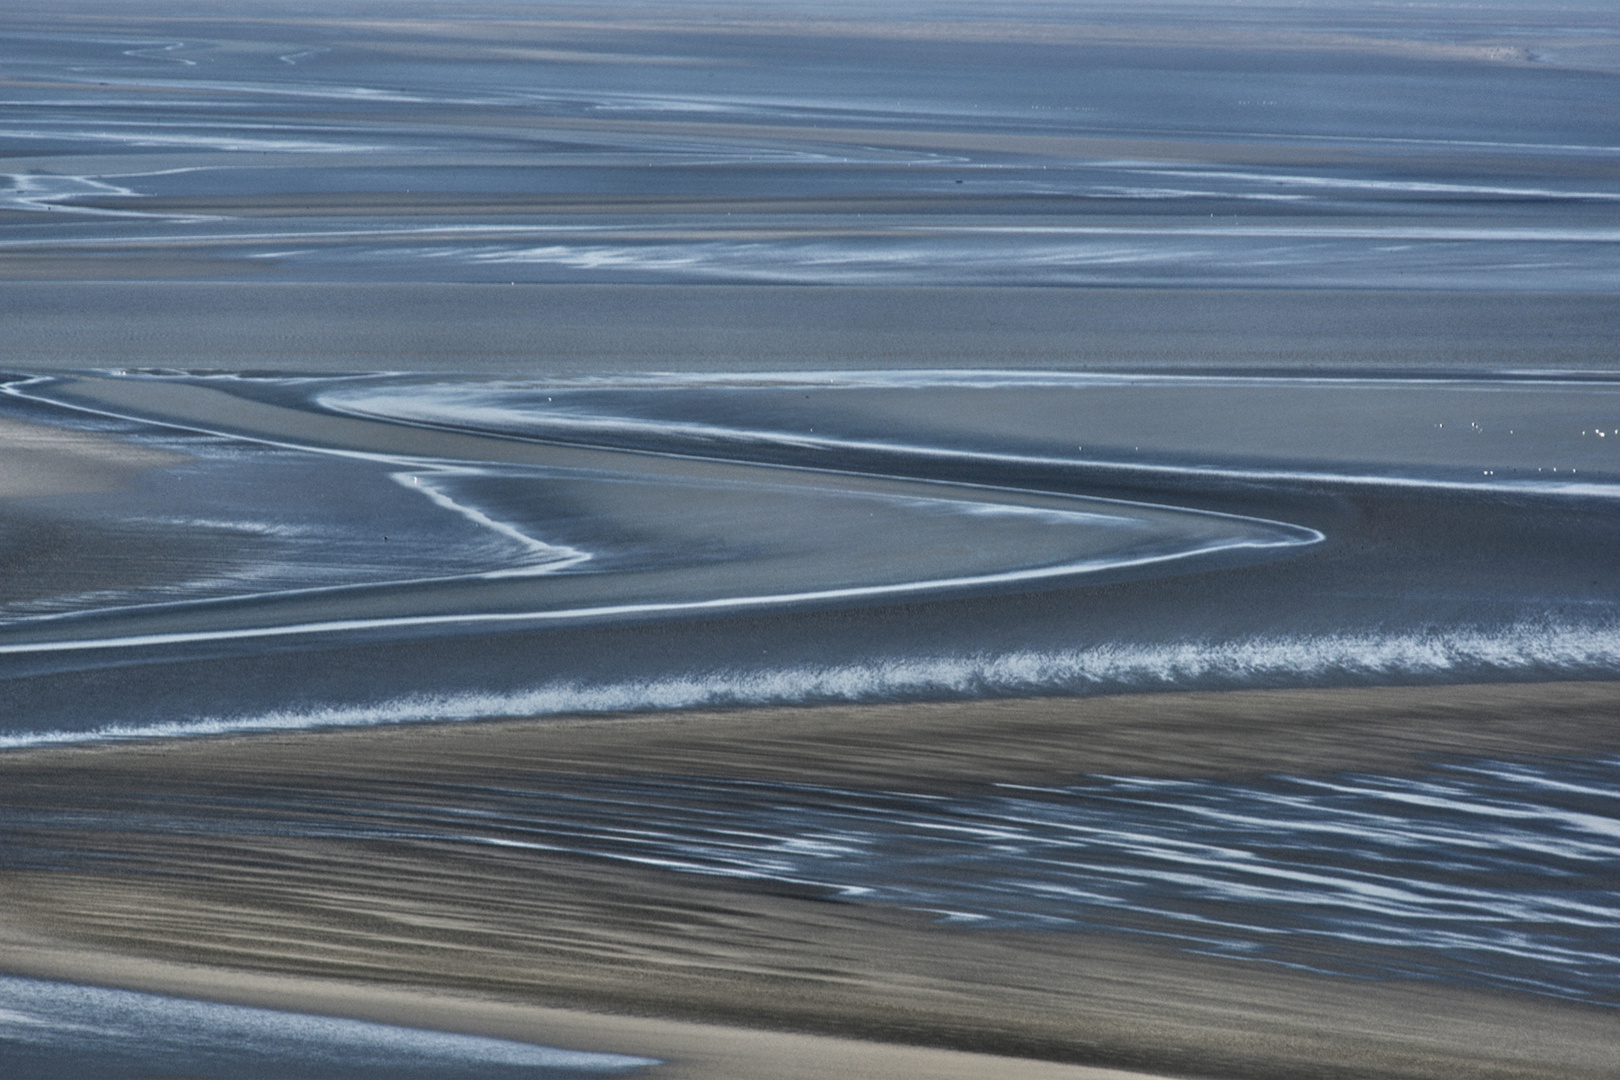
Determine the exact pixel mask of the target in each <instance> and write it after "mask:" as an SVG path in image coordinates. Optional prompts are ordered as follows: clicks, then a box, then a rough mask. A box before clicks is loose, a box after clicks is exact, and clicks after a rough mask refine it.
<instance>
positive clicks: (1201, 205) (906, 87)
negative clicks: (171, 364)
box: [0, 4, 1620, 292]
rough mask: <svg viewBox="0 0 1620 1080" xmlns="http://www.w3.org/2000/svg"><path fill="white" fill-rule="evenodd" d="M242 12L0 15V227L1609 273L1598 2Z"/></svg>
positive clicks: (702, 252)
mask: <svg viewBox="0 0 1620 1080" xmlns="http://www.w3.org/2000/svg"><path fill="white" fill-rule="evenodd" d="M92 10H93V9H92ZM266 14H267V17H265V18H262V19H259V20H255V21H252V22H245V21H243V20H241V19H239V18H238V19H234V20H223V21H222V20H220V19H219V18H218V17H217V16H216V17H214V18H210V17H209V13H208V12H207V11H206V8H204V9H202V10H195V11H187V12H176V13H174V15H173V16H172V17H170V18H167V19H163V20H159V21H155V22H152V23H150V24H147V23H143V22H142V20H140V19H139V18H132V17H131V16H130V15H129V14H128V13H123V14H122V15H121V17H117V18H102V19H97V18H95V17H94V16H93V15H92V16H91V17H89V18H88V19H85V20H84V21H82V22H80V23H78V24H76V26H75V27H73V28H64V27H62V26H61V25H60V24H59V22H53V21H51V20H50V19H49V18H38V19H33V20H31V19H29V18H28V17H27V15H26V13H25V12H20V13H19V14H18V16H16V17H14V18H13V19H12V20H10V21H9V22H8V24H7V25H6V26H4V27H0V34H3V37H4V42H5V46H6V51H7V56H8V64H9V66H10V70H11V71H12V72H13V73H14V77H15V81H14V82H13V83H12V84H11V85H9V86H8V87H7V89H6V91H5V93H4V95H0V97H3V101H4V106H5V110H6V113H5V115H6V119H5V122H4V123H3V124H0V150H3V151H4V153H5V155H6V160H7V161H8V162H9V164H8V166H7V171H8V172H9V176H8V177H4V179H5V180H6V181H7V182H6V183H5V184H4V186H0V215H3V216H4V217H6V218H9V219H11V220H10V221H8V223H7V224H8V226H9V231H8V233H7V235H6V236H5V238H4V239H3V240H0V253H3V254H4V256H5V257H6V258H8V259H11V260H20V261H22V262H23V263H25V264H30V265H37V266H39V267H40V268H41V270H40V271H39V272H40V273H42V274H44V275H45V276H53V271H52V270H51V269H50V267H51V265H52V264H53V260H62V259H69V260H74V261H75V262H76V263H77V264H79V265H85V264H94V265H97V266H98V267H100V268H102V269H103V271H104V272H107V276H111V277H125V276H136V277H150V276H156V277H180V278H195V277H197V276H201V277H205V278H217V277H220V276H225V277H232V278H235V277H240V276H243V275H247V276H249V277H261V276H268V277H269V278H270V279H272V280H280V281H287V280H302V281H332V280H337V281H401V280H418V281H485V282H502V283H507V282H518V281H527V282H547V281H551V282H555V281H573V282H579V281H597V282H637V281H639V282H673V281H707V282H717V281H725V282H776V283H806V284H835V283H843V284H866V285H874V284H891V285H892V284H910V285H917V284H957V285H962V284H1039V285H1122V284H1127V285H1137V286H1140V285H1156V286H1163V285H1176V284H1182V285H1189V284H1195V285H1204V286H1208V285H1242V286H1255V285H1280V286H1286V287H1299V286H1318V287H1320V286H1336V287H1349V288H1360V287H1374V288H1389V287H1396V288H1406V289H1411V288H1428V289H1512V290H1516V291H1573V292H1580V291H1594V290H1597V291H1612V290H1613V288H1614V287H1615V285H1616V284H1617V277H1616V273H1617V272H1616V270H1615V265H1616V260H1615V258H1614V250H1615V245H1616V243H1617V242H1620V230H1617V229H1616V228H1615V227H1614V225H1613V214H1614V207H1615V205H1616V200H1620V187H1617V186H1616V181H1615V175H1614V169H1613V166H1614V162H1615V157H1616V155H1617V154H1620V142H1617V140H1616V137H1615V131H1614V125H1613V123H1612V117H1611V116H1610V114H1609V113H1608V112H1607V111H1606V102H1607V101H1608V99H1609V96H1610V91H1609V85H1608V84H1609V80H1610V79H1611V78H1612V71H1613V70H1614V67H1615V65H1616V57H1615V55H1614V50H1613V43H1612V25H1611V24H1610V21H1609V20H1607V18H1606V13H1605V11H1604V9H1603V8H1602V6H1601V5H1585V4H1564V5H1560V6H1557V7H1554V8H1548V7H1547V6H1546V5H1525V6H1521V7H1518V8H1515V7H1512V6H1508V7H1507V8H1505V9H1503V8H1500V7H1491V6H1487V7H1484V8H1476V9H1469V10H1466V11H1465V10H1463V9H1458V8H1447V9H1445V10H1444V12H1443V13H1441V12H1431V11H1429V10H1426V9H1410V10H1405V9H1403V10H1395V9H1390V8H1368V7H1366V6H1365V5H1360V4H1316V5H1294V6H1291V7H1290V8H1288V9H1279V8H1277V7H1275V6H1271V5H1261V6H1256V7H1246V6H1243V5H1228V6H1225V7H1223V9H1220V10H1213V9H1210V8H1208V6H1207V5H1200V4H1189V5H1180V6H1178V5H1168V6H1163V5H1160V6H1155V7H1154V8H1152V9H1148V10H1137V9H1136V8H1135V7H1134V6H1118V7H1115V6H1110V5H1107V4H1093V5H1081V6H1078V7H1076V6H1069V5H1064V6H1059V7H1052V6H1049V5H1043V4H1018V5H1001V6H999V7H998V9H997V12H996V14H995V18H994V20H993V21H989V20H987V16H986V13H985V12H983V11H982V10H979V9H978V8H976V7H970V6H965V5H954V6H953V5H943V6H941V5H928V6H926V7H922V6H916V5H885V6H884V7H883V8H882V9H880V10H876V11H874V10H873V9H871V8H870V7H869V6H868V7H865V8H850V7H848V6H845V5H838V4H822V5H815V6H812V7H809V8H806V9H803V10H799V9H796V10H795V12H794V15H793V16H792V17H789V16H787V15H786V14H785V13H784V12H781V11H778V10H776V9H773V8H771V7H770V6H768V5H764V6H761V5H740V6H736V5H733V6H731V7H723V8H718V9H717V8H714V7H712V6H705V7H703V8H701V9H699V8H694V7H692V6H690V5H679V4H677V5H657V6H655V7H654V8H652V9H649V10H647V11H641V10H639V9H638V10H637V11H636V12H633V13H625V14H622V15H621V16H620V17H618V18H617V19H616V20H613V21H611V22H608V21H604V20H602V19H599V18H593V19H587V20H583V21H582V20H581V19H580V18H579V16H578V13H577V12H574V11H572V10H570V9H568V8H566V7H560V6H544V5H542V6H539V7H525V8H524V9H522V10H521V11H519V12H513V11H510V10H507V9H505V8H502V7H499V6H496V5H492V6H487V7H486V6H480V5H473V6H468V5H458V6H457V7H456V9H455V10H453V11H442V12H433V13H431V14H429V13H422V12H418V13H417V19H418V21H415V22H412V21H395V22H392V23H390V22H385V21H379V20H378V19H376V18H375V17H374V15H375V13H374V12H373V11H372V10H371V9H370V8H369V7H368V6H367V5H365V4H357V5H338V6H337V7H336V8H334V9H332V10H331V11H329V12H326V13H324V14H325V16H326V17H325V18H323V19H320V20H310V19H308V17H307V15H306V14H305V13H303V12H302V11H299V10H298V9H296V8H291V7H285V8H284V7H279V6H277V5H270V6H269V7H268V8H267V9H266ZM486 26H488V27H499V29H498V30H490V29H486ZM492 35H493V38H492ZM24 273H25V274H27V271H24Z"/></svg>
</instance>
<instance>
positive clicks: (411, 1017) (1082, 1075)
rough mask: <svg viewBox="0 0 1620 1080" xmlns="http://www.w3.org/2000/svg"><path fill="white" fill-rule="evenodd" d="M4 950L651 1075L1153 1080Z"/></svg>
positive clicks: (134, 979)
mask: <svg viewBox="0 0 1620 1080" xmlns="http://www.w3.org/2000/svg"><path fill="white" fill-rule="evenodd" d="M0 955H3V956H4V960H5V962H6V963H7V966H8V968H9V970H10V971H11V972H12V973H14V974H33V975H39V976H42V977H46V978H55V979H63V980H67V981H71V982H80V983H87V984H90V985H94V986H113V987H120V988H126V989H136V990H144V991H147V992H150V993H163V994H172V995H175V996H178V997H192V998H201V999H204V1000H209V1001H221V1002H227V1003H230V1004H236V1005H253V1006H258V1007H261V1008H270V1009H286V1010H291V1011H298V1012H313V1013H316V1014H319V1015H329V1016H343V1017H349V1018H352V1019H357V1020H370V1021H374V1022H377V1023H385V1024H402V1025H405V1026H407V1027H419V1028H428V1029H431V1030H435V1031H454V1032H458V1033H462V1034H468V1035H487V1036H491V1037H494V1038H501V1039H516V1040H519V1041H523V1042H531V1043H539V1044H541V1045H544V1046H556V1047H561V1048H564V1049H570V1050H586V1051H595V1052H598V1053H620V1054H631V1055H634V1056H637V1057H651V1058H655V1059H657V1060H659V1061H662V1062H664V1063H665V1064H663V1065H660V1066H656V1067H653V1068H651V1069H646V1070H639V1071H637V1072H635V1073H633V1074H631V1075H634V1076H638V1077H639V1076H644V1077H647V1078H648V1080H762V1078H766V1077H769V1078H773V1080H828V1078H838V1080H987V1078H991V1077H995V1078H1003V1077H1004V1078H1006V1080H1154V1078H1153V1077H1150V1076H1148V1075H1147V1074H1143V1073H1136V1072H1123V1071H1120V1070H1117V1069H1096V1068H1089V1067H1087V1066H1084V1065H1063V1064H1059V1063H1056V1062H1049V1061H1032V1060H1029V1059H1027V1058H1007V1057H995V1056H992V1055H989V1054H971V1053H963V1052H961V1051H955V1050H938V1049H933V1048H930V1047H921V1046H901V1045H897V1044H893V1043H875V1042H863V1041H860V1040H856V1039H840V1038H834V1037H831V1036H826V1035H802V1034H794V1033H790V1032H777V1031H761V1030H757V1029H752V1028H738V1027H722V1026H720V1025H717V1024H694V1023H688V1022H683V1021H679V1020H661V1019H657V1018H653V1017H640V1016H623V1015H610V1014H607V1013H587V1012H580V1011H578V1010H571V1009H548V1008H545V1007H542V1006H536V1005H524V1004H515V1003H513V1002H510V1001H497V1000H492V999H489V998H479V997H475V996H472V995H467V994H447V993H432V992H426V991H420V990H402V989H398V988H395V987H391V986H380V985H377V984H376V983H360V982H344V981H339V980H331V979H308V978H289V977H286V976H279V975H264V974H259V973H255V972H246V971H232V970H225V969H219V968H205V967H198V966H195V965H186V964H173V963H165V962H163V961H158V960H150V959H132V958H129V957H122V956H113V955H109V954H106V953H94V952H74V951H70V950H65V949H60V948H50V947H44V948H39V947H29V946H24V945H20V944H18V943H16V942H8V943H7V947H6V949H5V952H4V954H0Z"/></svg>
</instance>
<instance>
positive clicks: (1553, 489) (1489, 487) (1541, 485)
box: [317, 394, 1620, 509]
mask: <svg viewBox="0 0 1620 1080" xmlns="http://www.w3.org/2000/svg"><path fill="white" fill-rule="evenodd" d="M317 400H318V401H319V402H320V404H322V405H323V406H325V407H326V408H329V409H331V410H332V411H333V412H339V413H345V414H347V415H351V416H357V417H364V418H366V419H381V420H390V421H393V422H395V423H414V424H421V425H422V426H425V427H438V428H448V429H452V430H457V431H467V432H479V433H483V434H489V433H491V429H489V428H487V427H484V426H481V425H480V424H478V423H475V422H474V420H473V419H461V420H460V422H457V419H450V418H455V417H457V414H456V413H455V412H454V411H451V410H443V411H442V413H441V414H442V415H443V416H445V417H447V419H431V418H428V417H426V416H424V417H420V418H417V417H411V416H409V415H408V414H401V413H400V412H388V411H385V410H382V409H378V410H375V411H373V410H367V409H366V408H364V407H363V406H360V405H356V404H354V403H352V402H346V401H342V400H341V399H339V398H337V397H335V396H332V395H325V394H323V395H319V396H318V397H317ZM473 412H474V414H475V417H476V416H477V415H482V416H488V417H492V418H500V417H502V416H503V415H505V416H509V417H511V418H513V419H515V420H518V421H520V422H521V427H519V428H518V429H517V430H511V429H505V430H502V429H498V428H497V429H494V433H496V434H500V435H503V436H506V437H516V438H519V439H524V438H527V439H531V440H545V439H548V438H549V439H555V440H557V441H559V442H567V441H568V434H569V433H570V429H572V432H573V433H575V438H576V441H583V440H580V439H579V435H582V434H590V433H595V432H600V433H603V434H608V433H652V434H656V435H663V436H668V435H678V436H686V437H689V438H696V439H706V440H711V441H712V440H727V441H731V442H735V443H757V444H760V445H765V446H786V447H792V448H794V449H800V450H804V449H812V450H826V451H849V450H856V451H867V452H878V453H885V454H906V455H912V456H916V457H926V458H934V459H936V460H951V461H975V462H981V461H982V462H994V463H996V464H1007V465H1019V466H1031V465H1033V466H1043V467H1058V468H1065V469H1074V468H1087V469H1107V470H1110V471H1117V472H1129V473H1135V474H1138V475H1151V476H1197V477H1203V478H1209V479H1217V480H1227V481H1241V482H1255V481H1266V482H1284V483H1293V484H1299V483H1311V484H1352V485H1356V486H1371V487H1394V488H1405V489H1419V490H1442V491H1474V492H1488V493H1492V494H1502V493H1508V492H1513V493H1522V494H1528V495H1543V496H1558V497H1563V498H1599V499H1616V498H1620V483H1610V482H1591V481H1551V480H1529V479H1525V480H1519V479H1502V480H1450V479H1435V478H1423V477H1410V476H1398V475H1397V476H1389V475H1380V474H1376V473H1339V472H1325V471H1311V470H1297V469H1256V468H1246V469H1244V468H1223V467H1217V466H1213V465H1156V464H1148V463H1143V462H1133V461H1119V460H1117V459H1108V458H1085V457H1066V456H1065V457H1059V456H1056V455H1045V454H1013V453H1006V452H998V451H990V450H956V449H947V448H943V447H935V446H922V445H918V444H914V443H900V442H889V441H885V440H877V439H837V438H829V437H827V436H820V435H808V434H805V435H798V434H795V435H785V434H783V433H781V432H774V431H768V430H764V429H759V428H727V427H720V426H718V425H713V424H697V423H681V422H672V421H656V420H643V419H632V418H625V417H618V416H610V415H604V414H586V413H574V414H573V415H571V416H569V415H561V414H556V413H552V414H545V415H543V416H541V415H539V414H530V413H519V412H517V411H515V410H502V409H498V408H490V409H475V410H473ZM496 422H499V420H498V419H497V421H496ZM547 429H553V430H549V431H548V430H547ZM647 452H649V453H658V452H656V451H647ZM663 456H669V457H691V458H695V457H710V458H712V459H713V460H719V461H725V460H731V459H728V458H725V457H721V456H717V455H699V454H692V453H674V452H669V453H665V454H664V455H663ZM1177 509H1180V508H1177Z"/></svg>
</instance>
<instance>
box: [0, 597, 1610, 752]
mask: <svg viewBox="0 0 1620 1080" xmlns="http://www.w3.org/2000/svg"><path fill="white" fill-rule="evenodd" d="M1617 665H1620V623H1613V624H1609V625H1604V626H1576V625H1567V624H1558V623H1551V622H1544V621H1538V622H1528V621H1526V622H1520V623H1514V624H1509V625H1506V626H1503V627H1497V628H1481V627H1464V628H1457V629H1453V630H1447V631H1435V632H1428V633H1406V634H1381V633H1363V634H1326V635H1309V636H1289V637H1255V638H1244V639H1238V640H1235V641H1225V642H1209V641H1178V642H1166V643H1162V644H1129V643H1126V644H1110V645H1098V646H1093V647H1090V648H1084V649H1067V650H1052V651H1035V650H1025V651H1017V652H1007V653H970V654H959V655H948V656H922V657H909V658H898V659H889V660H881V661H876V662H871V663H863V664H848V665H838V666H817V667H812V666H798V667H784V668H775V669H763V670H754V671H742V670H737V669H719V670H715V671H708V672H686V673H679V674H673V675H668V676H664V677H658V678H648V679H626V680H621V681H617V682H607V683H599V684H585V683H579V682H568V681H557V682H552V683H547V684H544V685H541V686H537V687H533V688H529V689H523V690H514V691H482V690H469V691H458V692H448V693H439V694H410V695H403V696H400V697H395V698H390V699H386V700H383V701H377V702H371V703H365V704H345V705H327V706H315V707H311V708H307V709H296V710H295V709H282V710H272V711H268V712H263V713H255V714H242V715H230V716H198V717H191V718H187V719H181V720H172V721H164V722H160V723H150V724H113V725H107V726H104V727H100V728H95V729H92V730H88V731H37V732H17V731H13V732H11V733H7V734H0V750H7V749H22V748H26V747H35V746H49V745H58V744H63V743H84V742H103V741H109V740H118V739H141V738H174V737H185V736H205V735H229V734H247V733H252V732H268V731H303V730H311V729H316V728H330V727H370V726H380V725H387V724H407V723H423V722H449V721H466V720H482V719H493V718H499V717H544V716H560V715H570V714H572V715H578V714H582V713H615V712H651V711H659V710H671V709H694V708H713V707H726V706H732V707H735V706H768V705H815V704H839V703H861V702H879V701H895V700H948V699H958V700H960V699H963V698H974V697H982V698H991V697H1002V698H1006V697H1020V696H1024V697H1033V696H1042V695H1063V694H1069V695H1073V694H1087V693H1109V692H1123V691H1151V690H1177V689H1192V688H1198V689H1253V688H1257V687H1261V686H1271V685H1293V686H1298V685H1301V684H1311V683H1322V682H1324V681H1332V682H1335V683H1346V682H1349V683H1365V682H1385V683H1387V682H1389V681H1390V680H1396V679H1411V680H1425V679H1431V680H1432V679H1438V680H1452V679H1456V678H1458V677H1463V678H1468V679H1478V678H1487V677H1491V676H1495V677H1499V678H1500V677H1507V678H1514V677H1518V678H1525V677H1545V678H1569V677H1573V676H1580V675H1583V674H1593V673H1597V672H1608V673H1612V671H1613V670H1614V668H1615V667H1616V666H1617Z"/></svg>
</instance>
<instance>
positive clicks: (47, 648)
mask: <svg viewBox="0 0 1620 1080" xmlns="http://www.w3.org/2000/svg"><path fill="white" fill-rule="evenodd" d="M1278 528H1279V530H1281V529H1283V528H1287V529H1289V530H1291V534H1290V535H1288V536H1286V537H1279V538H1278V539H1274V540H1255V539H1243V540H1225V541H1214V542H1211V543H1207V544H1203V545H1201V546H1198V547H1192V548H1185V549H1183V550H1180V551H1173V552H1167V553H1160V554H1155V555H1141V556H1138V557H1136V558H1118V559H1088V560H1083V561H1080V562H1073V563H1062V564H1059V565H1057V566H1039V567H1034V568H1031V569H1024V570H1006V571H1002V572H1000V573H995V574H977V575H972V576H968V577H955V578H936V579H934V580H930V581H907V582H899V583H895V584H889V585H859V586H850V587H847V588H840V589H819V590H813V591H807V592H796V593H776V594H771V595H766V596H733V597H715V598H710V599H706V600H678V601H661V602H646V603H631V604H602V605H597V606H594V607H580V608H562V609H557V610H552V611H482V612H459V613H456V614H453V615H397V616H389V617H386V618H373V619H334V620H331V621H328V622H312V623H292V624H289V625H285V626H244V627H236V628H232V629H227V630H184V631H175V632H172V633H163V634H130V635H127V636H123V637H106V638H79V639H66V640H56V641H25V642H18V643H16V644H10V645H0V655H16V654H19V653H50V652H83V651H87V650H92V649H130V648H141V647H145V646H153V645H186V644H192V643H197V642H207V641H243V640H251V639H253V638H270V637H291V636H295V635H300V634H336V633H344V632H351V631H364V630H397V629H409V628H414V627H427V626H478V625H485V624H491V625H511V624H519V625H521V624H535V625H544V624H547V623H555V622H574V621H580V620H586V619H597V618H614V617H622V616H627V615H630V616H634V615H665V614H680V613H685V612H694V611H726V610H738V609H749V608H760V607H777V606H781V605H784V604H800V603H813V602H817V601H827V600H855V599H865V598H869V597H874V596H892V595H895V594H900V593H920V592H935V591H939V590H941V589H969V588H975V587H981V586H987V585H1013V584H1018V583H1021V582H1026V581H1040V580H1044V579H1047V578H1055V577H1068V576H1075V575H1083V574H1095V573H1099V572H1102V571H1105V570H1130V569H1135V568H1138V567H1143V566H1154V565H1158V564H1160V563H1167V562H1173V561H1176V560H1179V559H1186V558H1191V557H1193V556H1196V555H1208V554H1213V553H1215V552H1220V551H1233V550H1240V549H1244V548H1258V549H1264V548H1273V547H1293V546H1296V545H1301V544H1314V543H1317V542H1318V541H1320V540H1322V539H1323V534H1322V533H1320V532H1317V531H1316V530H1315V529H1308V528H1305V527H1303V526H1282V525H1280V524H1279V525H1278Z"/></svg>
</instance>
